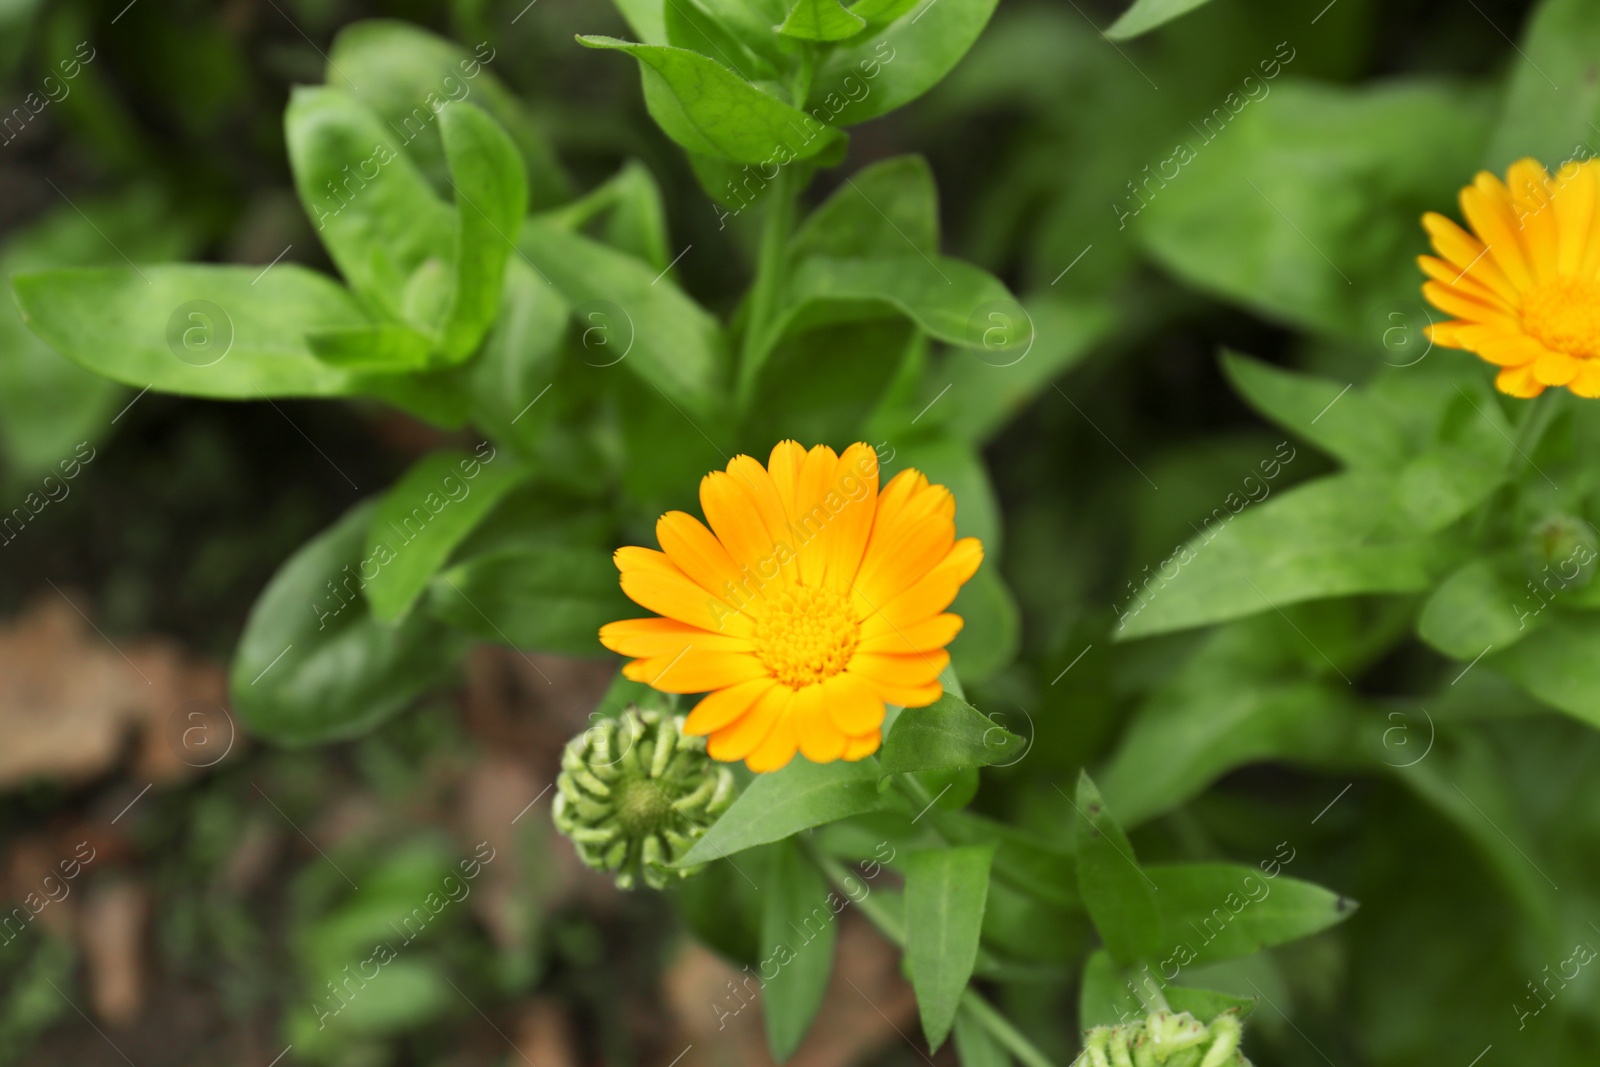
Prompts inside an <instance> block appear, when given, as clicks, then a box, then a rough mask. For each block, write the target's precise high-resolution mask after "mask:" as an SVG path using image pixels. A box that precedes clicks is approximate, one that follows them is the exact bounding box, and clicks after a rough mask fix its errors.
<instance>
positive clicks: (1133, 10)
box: [1106, 0, 1209, 41]
mask: <svg viewBox="0 0 1600 1067" xmlns="http://www.w3.org/2000/svg"><path fill="white" fill-rule="evenodd" d="M1208 2H1209V0H1133V6H1132V7H1130V8H1128V10H1126V11H1124V12H1123V13H1122V17H1121V18H1119V19H1117V21H1115V22H1113V23H1112V24H1111V26H1110V28H1108V29H1107V30H1106V36H1107V37H1110V38H1111V39H1112V40H1116V41H1125V40H1127V39H1128V38H1130V37H1137V36H1139V35H1140V34H1141V33H1149V32H1150V31H1151V30H1153V29H1155V28H1156V27H1157V26H1161V25H1163V24H1165V23H1168V22H1171V21H1172V20H1173V19H1175V18H1177V17H1178V16H1179V15H1185V14H1188V13H1189V12H1190V11H1193V10H1194V9H1195V8H1197V7H1199V6H1200V5H1201V4H1204V3H1208Z"/></svg>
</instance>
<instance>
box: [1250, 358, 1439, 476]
mask: <svg viewBox="0 0 1600 1067" xmlns="http://www.w3.org/2000/svg"><path fill="white" fill-rule="evenodd" d="M1222 370H1223V373H1225V374H1226V375H1227V376H1228V380H1229V381H1230V382H1232V383H1233V387H1234V388H1235V389H1237V390H1238V391H1239V393H1240V395H1241V396H1243V397H1244V398H1245V400H1247V401H1248V402H1249V403H1250V406H1251V407H1253V408H1255V409H1256V410H1257V411H1259V412H1260V413H1261V414H1262V415H1264V416H1266V417H1267V418H1269V419H1271V420H1272V421H1273V422H1275V423H1277V424H1278V425H1279V426H1281V427H1282V428H1283V429H1285V430H1287V431H1289V432H1290V433H1292V434H1294V435H1295V436H1296V437H1298V438H1299V439H1301V440H1303V441H1309V442H1311V444H1313V445H1315V446H1316V447H1317V448H1319V449H1321V450H1322V451H1323V452H1326V453H1327V454H1328V455H1330V456H1333V457H1334V458H1335V459H1338V460H1340V461H1342V462H1344V463H1347V464H1349V465H1350V466H1353V467H1363V466H1365V467H1385V468H1390V469H1392V468H1393V467H1394V466H1395V465H1397V464H1399V463H1402V462H1404V461H1405V459H1406V456H1407V454H1408V453H1409V452H1410V449H1409V448H1408V447H1407V444H1406V439H1405V434H1404V433H1403V432H1402V430H1401V428H1400V427H1399V426H1398V425H1396V424H1395V423H1394V421H1393V420H1392V419H1390V418H1389V416H1388V414H1387V413H1386V412H1385V411H1384V410H1383V408H1381V407H1380V406H1378V405H1377V404H1374V403H1373V402H1372V401H1371V400H1370V399H1369V398H1368V397H1367V395H1366V393H1365V392H1363V391H1362V390H1360V389H1356V388H1354V387H1352V386H1351V384H1350V383H1349V382H1339V381H1335V380H1334V379H1332V378H1314V377H1312V376H1310V375H1307V374H1297V373H1294V372H1293V371H1287V370H1283V369H1282V368H1279V367H1273V366H1269V365H1267V364H1265V363H1261V362H1259V361H1257V360H1253V359H1250V358H1248V357H1245V356H1241V355H1239V354H1238V353H1236V352H1228V351H1224V352H1223V353H1222Z"/></svg>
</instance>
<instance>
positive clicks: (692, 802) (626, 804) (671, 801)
mask: <svg viewBox="0 0 1600 1067" xmlns="http://www.w3.org/2000/svg"><path fill="white" fill-rule="evenodd" d="M556 790H557V792H556V799H555V804H554V808H553V814H554V818H555V824H556V829H557V830H560V831H561V832H562V833H563V834H565V835H566V836H567V837H568V838H569V839H570V840H571V841H572V844H573V847H575V848H576V849H577V851H578V857H579V858H580V859H582V860H583V862H584V863H586V864H588V865H589V866H590V867H593V868H594V869H595V870H597V871H615V872H616V875H617V886H618V888H621V889H632V888H633V887H634V886H635V885H637V884H638V882H639V881H640V880H641V879H642V880H643V881H644V883H645V885H648V886H650V887H651V888H652V889H661V888H663V887H664V886H666V884H667V883H668V882H669V881H671V880H672V879H673V878H687V877H688V876H689V875H691V874H695V873H696V872H698V871H699V870H700V869H701V868H700V867H684V868H679V867H674V866H673V864H674V863H675V862H676V861H678V860H679V859H681V858H682V857H683V856H684V854H685V853H687V852H688V851H689V849H690V848H692V847H693V846H694V843H695V842H696V841H698V840H700V838H701V837H702V836H703V835H704V834H705V832H706V828H707V827H709V826H710V825H711V824H712V823H713V822H715V821H716V818H717V816H719V815H721V814H722V813H723V812H724V811H726V810H727V808H728V805H729V804H732V803H733V792H734V787H733V774H732V772H731V771H729V770H728V768H727V767H724V766H722V765H721V764H718V763H715V762H713V761H712V759H711V757H709V756H707V755H706V742H705V738H703V737H689V736H687V735H685V734H684V732H683V716H681V715H676V716H675V715H670V714H667V713H665V712H661V711H656V710H653V709H651V710H644V711H641V710H640V709H639V708H637V707H634V706H630V707H629V708H628V709H627V710H626V711H624V712H623V713H622V715H621V716H619V717H618V718H615V719H607V720H605V721H604V722H601V723H600V724H598V725H596V726H594V727H592V728H590V729H588V730H586V731H584V732H583V733H582V734H579V735H578V736H577V737H575V738H573V739H572V740H571V741H569V742H567V747H566V751H565V752H563V753H562V755H561V774H560V776H559V777H558V778H557V779H556Z"/></svg>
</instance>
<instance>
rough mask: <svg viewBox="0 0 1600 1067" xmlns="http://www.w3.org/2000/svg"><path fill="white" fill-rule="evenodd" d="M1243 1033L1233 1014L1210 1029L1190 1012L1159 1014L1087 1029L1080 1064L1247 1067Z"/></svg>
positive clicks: (1091, 1066) (1220, 1018)
mask: <svg viewBox="0 0 1600 1067" xmlns="http://www.w3.org/2000/svg"><path fill="white" fill-rule="evenodd" d="M1242 1032H1243V1027H1241V1026H1240V1025H1239V1016H1238V1014H1237V1013H1236V1012H1234V1011H1232V1010H1229V1011H1225V1012H1223V1013H1222V1014H1221V1015H1218V1016H1217V1017H1216V1018H1215V1019H1213V1020H1211V1022H1210V1024H1209V1025H1208V1024H1206V1023H1202V1022H1201V1021H1200V1020H1199V1019H1196V1018H1195V1017H1194V1016H1192V1015H1190V1014H1189V1013H1188V1012H1177V1013H1173V1012H1170V1011H1157V1012H1152V1013H1150V1014H1149V1015H1147V1016H1145V1017H1144V1018H1143V1019H1137V1020H1134V1021H1133V1022H1130V1023H1124V1024H1121V1025H1118V1026H1097V1027H1095V1028H1094V1029H1093V1030H1090V1031H1089V1032H1088V1034H1086V1035H1085V1036H1084V1042H1083V1054H1082V1056H1080V1057H1079V1060H1080V1061H1081V1062H1083V1064H1084V1067H1119V1065H1122V1064H1136V1065H1138V1067H1145V1065H1147V1064H1148V1065H1152V1067H1153V1065H1155V1064H1161V1065H1163V1067H1250V1061H1249V1060H1247V1059H1245V1058H1244V1054H1243V1053H1242V1052H1240V1051H1239V1039H1240V1036H1241V1035H1242Z"/></svg>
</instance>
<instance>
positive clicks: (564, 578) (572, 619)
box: [428, 546, 638, 656]
mask: <svg viewBox="0 0 1600 1067" xmlns="http://www.w3.org/2000/svg"><path fill="white" fill-rule="evenodd" d="M630 609H633V610H630ZM428 610H429V612H431V613H432V614H433V615H435V616H436V617H438V618H441V619H445V620H447V621H449V622H450V623H452V624H454V625H456V626H458V627H460V628H461V629H463V630H466V631H468V632H470V633H473V634H476V635H477V636H478V637H481V638H483V639H484V640H486V641H496V642H499V643H502V644H508V645H510V646H512V647H513V648H519V649H532V650H535V651H539V652H555V653H560V654H562V655H568V656H598V655H603V654H604V653H603V650H602V649H601V646H600V639H599V636H598V633H599V630H600V627H601V626H603V625H605V624H606V623H608V622H611V621H613V620H615V619H619V618H626V617H627V616H629V615H630V614H638V611H637V609H634V608H633V605H632V604H631V603H629V602H628V600H627V599H626V598H625V597H623V595H622V592H621V590H620V589H619V588H618V587H617V569H616V566H615V565H614V564H613V563H612V562H611V557H610V554H609V553H607V552H605V551H604V550H602V549H599V548H583V547H569V546H541V547H536V548H520V549H519V548H512V549H505V550H501V551H494V552H488V553H485V554H484V555H481V556H477V557H474V558H472V559H468V560H466V561H464V562H462V563H460V564H457V565H456V566H453V567H451V568H449V569H448V570H446V571H443V572H442V573H440V574H439V575H438V576H437V577H436V578H434V580H433V581H432V583H430V585H429V587H428Z"/></svg>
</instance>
